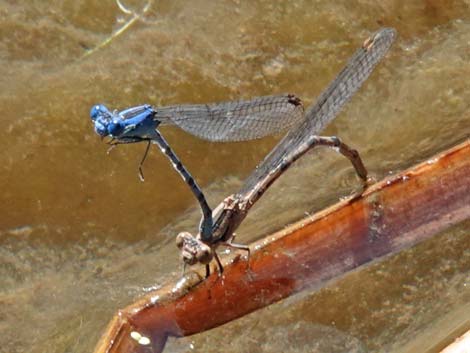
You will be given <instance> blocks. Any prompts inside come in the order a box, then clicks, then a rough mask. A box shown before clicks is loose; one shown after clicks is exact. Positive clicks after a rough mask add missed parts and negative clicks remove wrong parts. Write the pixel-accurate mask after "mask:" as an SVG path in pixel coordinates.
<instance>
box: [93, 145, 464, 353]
mask: <svg viewBox="0 0 470 353" xmlns="http://www.w3.org/2000/svg"><path fill="white" fill-rule="evenodd" d="M468 205H470V142H469V141H467V142H465V143H462V144H460V145H459V146H456V147H454V148H452V149H450V150H448V151H446V152H444V153H441V154H439V155H437V156H435V157H434V158H432V159H429V160H428V161H426V162H424V163H422V164H420V165H417V166H415V167H414V168H411V169H409V170H407V171H404V172H402V173H399V174H398V175H395V176H393V177H390V178H387V179H385V180H383V181H381V182H379V183H377V184H375V185H373V186H371V187H370V188H368V189H367V190H366V191H365V192H364V193H363V194H362V195H360V196H357V197H355V198H353V199H350V200H346V201H343V202H340V203H338V204H336V205H334V206H332V207H330V208H328V209H326V210H324V211H321V212H319V213H317V214H316V215H314V216H312V217H308V218H305V219H303V220H301V221H299V222H297V223H296V224H294V225H292V226H290V227H289V228H287V229H285V230H282V231H280V232H278V233H275V234H273V235H269V236H268V237H266V238H264V239H261V240H260V241H258V242H256V243H254V244H252V245H251V249H252V255H251V257H250V261H249V269H248V264H247V262H246V260H245V259H241V258H240V257H238V258H235V259H232V261H231V263H230V264H227V265H226V266H225V272H224V274H223V276H220V277H219V275H218V274H217V273H214V274H213V275H212V276H210V277H209V278H208V279H207V280H204V279H203V274H202V272H201V273H198V272H191V273H190V274H187V275H186V276H185V277H183V278H182V279H181V280H180V281H178V282H177V283H172V284H169V285H167V286H166V287H164V288H162V289H160V290H157V291H154V292H151V293H148V294H147V295H145V296H144V297H142V299H141V300H139V301H138V302H136V303H135V304H133V305H130V306H129V307H127V308H125V309H124V310H121V311H120V312H119V313H118V314H117V315H116V316H115V317H114V319H113V320H112V322H111V323H110V324H109V326H108V328H107V331H106V332H105V334H104V335H103V337H102V339H101V341H100V342H99V343H98V346H97V347H96V351H95V352H96V353H130V352H149V349H150V347H152V348H153V350H154V352H161V351H162V350H163V347H164V345H165V342H166V339H167V337H168V336H169V335H171V336H186V335H191V334H194V333H198V332H202V331H205V330H208V329H211V328H213V327H216V326H219V325H222V324H224V323H226V322H228V321H231V320H234V319H236V318H239V317H241V316H243V315H246V314H248V313H250V312H252V311H254V310H257V309H259V308H262V307H265V306H267V305H269V304H272V303H274V302H276V301H279V300H280V299H282V298H286V297H288V296H289V295H292V294H293V293H296V292H298V291H300V290H302V289H305V288H310V289H314V288H319V287H321V286H322V285H323V284H324V283H325V282H326V281H327V280H330V279H332V278H335V277H338V276H340V275H342V274H343V273H345V272H347V271H349V270H352V269H354V268H356V267H358V266H360V265H363V264H365V263H368V262H370V261H371V260H374V259H377V258H379V257H382V256H384V255H387V254H390V253H393V252H397V251H399V250H402V249H404V248H408V247H410V246H412V245H414V244H416V243H418V242H421V241H423V240H425V239H427V238H429V237H431V236H433V235H434V234H436V233H438V232H440V231H442V230H444V229H446V228H447V227H449V226H451V225H454V224H457V223H459V222H461V221H463V220H465V219H467V218H470V207H469V206H468Z"/></svg>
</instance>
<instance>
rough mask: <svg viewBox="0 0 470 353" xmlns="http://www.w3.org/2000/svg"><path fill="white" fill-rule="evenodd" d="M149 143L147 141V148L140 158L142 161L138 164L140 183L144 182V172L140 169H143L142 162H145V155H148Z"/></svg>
mask: <svg viewBox="0 0 470 353" xmlns="http://www.w3.org/2000/svg"><path fill="white" fill-rule="evenodd" d="M150 143H151V141H150V140H149V141H148V142H147V147H146V148H145V152H144V156H143V157H142V160H141V161H140V163H139V178H140V181H144V180H145V178H144V171H143V169H142V167H143V165H144V162H145V159H146V158H147V155H148V153H149V149H150Z"/></svg>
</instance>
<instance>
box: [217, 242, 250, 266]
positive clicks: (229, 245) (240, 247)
mask: <svg viewBox="0 0 470 353" xmlns="http://www.w3.org/2000/svg"><path fill="white" fill-rule="evenodd" d="M220 245H222V246H226V247H227V248H233V249H237V250H243V251H246V252H247V261H248V262H249V261H250V255H251V252H250V247H249V246H247V245H243V244H236V243H232V242H231V241H229V242H226V243H220Z"/></svg>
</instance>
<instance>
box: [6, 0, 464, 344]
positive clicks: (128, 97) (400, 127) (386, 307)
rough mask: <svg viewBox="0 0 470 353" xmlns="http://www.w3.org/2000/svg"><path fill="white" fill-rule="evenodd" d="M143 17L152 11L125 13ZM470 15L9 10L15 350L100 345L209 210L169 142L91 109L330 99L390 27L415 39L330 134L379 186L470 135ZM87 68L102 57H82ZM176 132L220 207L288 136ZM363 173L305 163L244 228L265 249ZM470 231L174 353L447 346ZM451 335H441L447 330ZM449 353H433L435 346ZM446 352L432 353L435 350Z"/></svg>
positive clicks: (167, 276)
mask: <svg viewBox="0 0 470 353" xmlns="http://www.w3.org/2000/svg"><path fill="white" fill-rule="evenodd" d="M123 4H125V5H126V6H127V7H128V8H130V9H133V10H134V11H136V12H139V11H141V9H142V8H143V7H144V6H145V2H144V1H141V0H133V1H130V0H123ZM469 6H470V3H469V1H468V0H466V1H465V0H461V1H457V0H456V1H438V0H427V1H400V0H395V1H393V0H385V1H380V2H378V1H367V0H363V1H361V0H344V1H306V0H305V1H302V0H295V1H283V2H281V1H279V2H277V1H264V0H256V1H237V0H222V1H211V0H195V1H154V3H152V4H151V7H150V9H149V11H147V12H146V13H145V14H144V15H143V17H142V19H141V20H138V21H136V22H135V23H134V24H133V25H132V26H130V27H129V28H128V29H127V30H126V31H125V32H124V33H123V34H121V35H120V36H118V37H116V38H114V39H112V40H111V41H110V42H109V43H108V44H107V45H105V46H104V47H99V45H100V43H102V42H103V41H105V40H107V39H109V38H110V36H111V35H112V34H113V33H115V32H116V31H117V30H118V29H119V28H120V27H121V26H123V25H124V24H125V23H126V21H129V19H130V18H131V17H132V16H131V15H128V14H125V13H123V12H122V11H121V10H120V9H119V7H118V6H117V4H116V3H115V2H114V1H112V0H106V1H91V0H73V1H57V0H56V1H40V0H36V1H28V2H17V1H11V0H10V1H9V0H0V19H1V20H0V61H1V66H0V107H1V115H0V122H1V127H2V131H3V134H2V136H3V139H2V145H1V146H2V147H1V153H0V188H1V190H0V352H5V353H16V352H34V353H36V352H38V353H39V352H41V353H43V352H51V353H56V352H57V353H59V352H74V353H75V352H77V353H78V352H92V350H93V347H94V345H95V343H96V341H97V340H98V338H99V336H100V335H101V332H102V330H103V329H104V327H105V325H106V324H107V322H108V321H109V320H110V318H111V317H112V315H113V314H114V313H115V312H116V310H117V309H118V308H121V307H123V306H125V305H126V304H129V303H131V302H132V301H133V300H134V299H135V298H138V297H139V295H141V294H142V293H143V292H146V291H148V290H150V289H152V288H156V287H159V286H160V285H161V284H163V283H164V282H165V281H168V280H171V279H175V278H177V276H179V274H180V269H181V267H180V266H181V264H180V260H179V255H178V252H177V249H176V247H175V246H174V239H175V234H176V233H177V232H178V231H180V230H189V231H195V230H196V229H197V224H198V220H199V211H198V210H197V207H196V203H195V201H194V199H193V197H192V195H191V193H190V192H189V191H188V189H187V186H186V185H184V184H183V183H182V181H181V180H180V178H179V176H178V175H177V174H176V173H175V172H174V170H173V169H172V168H171V166H170V165H169V163H168V162H167V160H166V159H165V157H164V156H163V155H161V154H160V153H159V152H158V151H156V150H155V149H154V150H152V151H151V154H150V156H149V158H148V160H147V162H146V164H145V175H146V181H145V182H144V183H142V182H140V181H139V179H138V177H137V165H138V162H139V160H140V158H141V156H142V153H143V151H144V148H145V146H143V145H141V144H136V145H129V146H121V147H118V148H117V149H115V150H113V151H112V152H111V153H110V154H109V155H107V154H106V150H107V146H106V145H105V144H104V143H103V142H102V141H100V139H99V138H98V136H96V135H95V134H94V132H93V129H92V125H91V123H90V120H89V117H88V114H89V110H90V107H91V106H92V105H93V104H95V103H97V102H103V103H105V104H107V105H108V106H110V107H113V108H118V109H121V108H125V107H128V106H132V105H137V104H142V103H150V104H154V105H169V104H178V103H208V102H214V101H222V100H232V99H239V98H249V97H252V96H258V95H266V94H275V93H282V92H292V93H296V94H297V95H299V96H300V97H302V98H303V99H304V102H305V103H306V104H310V103H311V102H313V101H314V99H315V97H316V96H317V95H318V94H319V93H320V92H321V90H322V88H324V87H325V86H326V85H327V83H328V82H329V81H330V80H331V79H332V78H333V77H334V75H335V74H336V73H337V72H338V71H339V70H340V69H341V67H342V65H343V64H344V63H345V61H346V60H347V58H348V57H349V56H350V55H351V54H352V53H353V52H354V50H355V49H356V48H358V47H359V46H360V45H361V43H362V42H363V40H364V39H365V38H366V37H367V36H368V35H370V34H371V33H372V32H373V31H375V30H376V29H378V28H379V27H382V26H391V27H395V28H396V29H397V31H398V33H399V37H398V40H397V42H396V44H395V45H394V47H393V48H392V50H391V52H390V53H389V55H388V56H387V57H386V58H385V60H384V61H383V62H382V63H381V64H380V65H379V67H378V68H377V70H376V71H375V73H374V74H373V75H372V77H371V78H370V79H369V80H368V81H367V83H366V84H365V86H364V87H363V88H362V89H361V90H360V91H359V92H358V94H357V95H356V96H355V97H354V99H353V100H352V101H351V102H350V104H348V106H347V107H346V109H345V110H344V111H343V112H342V114H341V115H340V116H339V117H338V118H337V119H336V120H335V121H334V123H333V124H331V126H329V127H328V129H327V130H326V131H325V134H326V135H331V134H335V135H338V136H340V137H341V138H342V139H343V140H344V141H345V142H347V143H349V144H350V145H352V146H354V147H356V148H357V149H358V150H359V151H360V152H361V154H362V156H363V158H364V160H365V162H366V165H367V167H368V168H369V170H370V171H371V173H372V174H373V175H374V176H375V177H376V178H381V177H383V176H385V175H387V174H389V173H393V172H395V171H399V170H402V169H403V168H406V167H407V166H410V165H413V164H415V163H416V162H419V161H422V160H425V159H426V158H429V157H430V156H432V155H433V154H434V153H436V152H438V151H440V150H443V149H445V148H447V147H449V146H452V145H454V144H456V143H458V142H460V141H462V140H464V139H465V138H468V136H469V133H470V126H469V122H470V119H469V117H470V111H469V106H470V85H469V79H470V10H469ZM84 55H85V56H84ZM162 132H163V134H164V135H165V137H166V138H167V140H168V141H169V142H170V144H171V146H172V147H173V148H174V149H175V151H176V152H177V154H178V155H179V156H180V157H181V158H182V160H183V161H184V163H185V164H186V165H187V167H188V169H189V170H190V171H191V172H192V173H193V175H194V176H195V178H196V179H197V181H198V182H199V184H200V185H201V186H202V187H203V188H204V190H205V192H206V193H207V196H208V198H209V201H210V203H211V204H212V205H216V204H217V203H218V202H220V201H221V200H222V199H223V198H224V197H225V196H227V195H229V194H231V193H233V192H235V191H236V190H237V189H238V188H239V187H240V185H241V183H242V181H243V179H244V178H245V177H246V176H247V175H248V174H249V173H250V171H251V170H252V169H253V168H254V167H255V166H256V165H257V163H259V161H260V160H261V159H262V158H263V156H264V155H265V154H266V153H267V152H268V151H269V150H270V149H271V148H272V147H273V146H274V144H275V143H276V141H277V140H278V139H279V138H280V137H281V136H274V137H270V138H266V139H263V140H259V141H253V142H246V143H228V144H214V143H209V142H205V141H201V140H198V139H197V138H194V137H192V136H189V135H187V134H185V133H184V132H182V131H179V130H177V129H176V128H175V129H173V128H166V129H162ZM357 185H358V180H357V179H356V177H355V176H354V172H353V170H352V168H351V166H350V165H349V164H348V162H347V161H345V160H344V159H343V158H341V157H338V156H337V155H336V154H335V153H333V152H331V151H317V152H313V153H310V154H309V155H308V156H306V157H305V158H303V159H302V160H301V161H299V163H298V164H297V166H296V167H295V168H292V169H291V170H289V171H288V172H287V173H286V175H285V176H283V177H282V178H281V179H280V180H279V181H278V182H277V183H276V184H275V185H274V186H273V187H272V189H270V190H269V191H268V192H267V193H266V195H265V196H264V197H263V199H262V200H261V201H260V202H259V204H257V205H256V207H255V208H253V210H252V212H251V213H250V216H249V217H248V218H247V220H246V222H245V224H244V225H243V226H242V227H241V228H240V230H239V231H238V241H239V242H242V243H249V242H250V241H253V240H255V239H257V238H259V237H260V236H262V235H263V234H266V233H268V232H269V231H273V230H276V229H279V228H281V227H283V226H285V225H286V224H288V223H289V222H292V221H294V220H296V219H299V218H300V217H302V216H303V215H305V214H311V213H312V212H315V211H317V210H319V209H322V208H323V207H325V206H327V205H330V204H332V203H334V202H335V201H337V200H338V199H339V198H340V197H342V196H345V195H348V194H349V193H350V192H352V190H354V188H355V187H356V186H357ZM469 231H470V224H469V223H468V222H467V223H463V224H461V225H459V226H457V227H455V228H454V229H452V230H450V231H449V232H446V233H445V234H442V235H440V236H437V237H435V238H434V239H432V240H430V241H428V242H426V243H424V244H421V245H419V246H417V247H415V248H413V249H411V250H409V251H406V252H403V253H401V254H399V255H396V256H393V257H390V258H388V259H387V260H386V261H383V262H380V263H376V264H374V265H372V266H369V267H366V268H363V269H360V270H358V271H355V272H354V273H352V274H349V275H347V276H345V277H344V278H341V279H339V280H338V281H336V282H334V283H331V284H329V285H328V286H327V287H325V288H324V289H322V290H320V291H318V292H315V293H312V292H309V291H306V292H304V293H301V294H300V295H297V296H295V297H294V298H290V299H288V300H285V301H282V302H281V303H279V304H276V305H273V306H271V307H269V308H266V309H263V310H260V311H258V312H256V313H254V314H252V315H249V316H248V317H246V318H243V319H241V320H238V321H236V322H233V323H230V324H228V325H225V326H223V327H220V328H218V329H215V330H212V331H209V332H207V333H204V334H201V335H196V336H193V337H189V338H184V339H181V340H173V341H172V342H170V344H169V345H168V347H167V350H166V351H168V352H221V351H226V352H280V351H283V352H312V351H318V352H326V351H328V352H367V351H371V352H372V351H374V352H433V351H435V347H436V344H438V343H439V342H441V341H442V339H443V338H445V337H446V335H450V334H452V333H453V332H454V331H455V330H463V329H465V328H466V329H470V319H469V316H470V315H469V312H470V275H469V269H470V251H469V250H468V249H469V245H470V239H469V235H470V232H469ZM437 332H439V334H437ZM433 347H434V348H433ZM433 349H434V350H433Z"/></svg>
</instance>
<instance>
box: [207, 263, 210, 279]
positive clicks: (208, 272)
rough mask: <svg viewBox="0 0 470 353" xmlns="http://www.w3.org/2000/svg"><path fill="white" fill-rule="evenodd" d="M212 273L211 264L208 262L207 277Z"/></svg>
mask: <svg viewBox="0 0 470 353" xmlns="http://www.w3.org/2000/svg"><path fill="white" fill-rule="evenodd" d="M210 275H211V265H210V264H206V278H207V277H209V276H210Z"/></svg>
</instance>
